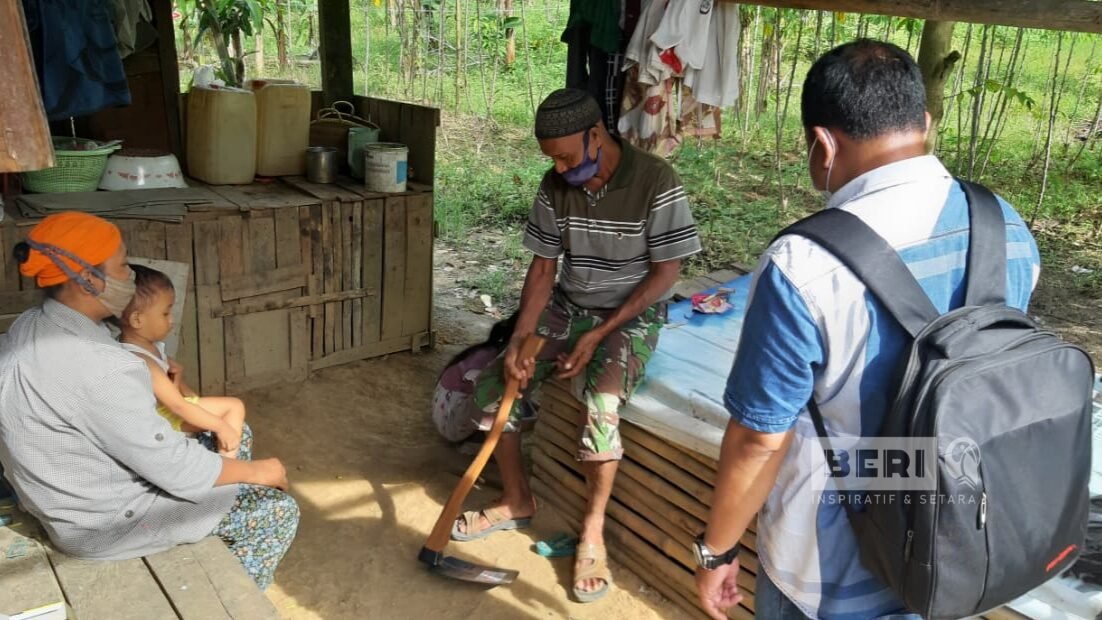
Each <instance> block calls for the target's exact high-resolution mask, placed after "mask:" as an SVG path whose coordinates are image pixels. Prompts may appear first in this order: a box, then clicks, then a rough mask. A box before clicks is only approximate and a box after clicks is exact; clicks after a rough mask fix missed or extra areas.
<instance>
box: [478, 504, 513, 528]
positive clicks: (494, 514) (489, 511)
mask: <svg viewBox="0 0 1102 620" xmlns="http://www.w3.org/2000/svg"><path fill="white" fill-rule="evenodd" d="M482 516H484V517H486V522H487V523H489V524H490V527H493V526H495V525H497V524H498V523H501V522H502V521H506V520H508V519H509V517H507V516H506V515H505V513H503V512H502V511H501V508H498V507H496V506H490V507H488V508H483V509H482Z"/></svg>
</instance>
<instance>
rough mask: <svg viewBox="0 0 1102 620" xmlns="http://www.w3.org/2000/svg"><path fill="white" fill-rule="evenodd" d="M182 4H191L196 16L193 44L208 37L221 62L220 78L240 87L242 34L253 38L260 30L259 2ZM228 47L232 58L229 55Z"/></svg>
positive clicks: (218, 0)
mask: <svg viewBox="0 0 1102 620" xmlns="http://www.w3.org/2000/svg"><path fill="white" fill-rule="evenodd" d="M183 4H193V5H194V7H195V10H197V11H198V13H199V29H198V31H197V33H196V35H195V41H196V44H198V42H199V41H200V40H201V39H202V38H203V37H204V36H206V35H208V34H209V35H210V36H211V38H212V39H213V40H214V46H215V49H216V50H217V52H218V57H219V59H220V60H221V63H222V74H223V79H225V80H226V83H227V84H229V85H231V86H240V85H241V84H243V83H244V81H245V50H244V48H243V46H242V44H241V35H242V34H245V35H246V36H253V34H254V33H255V32H256V31H258V30H259V29H260V28H261V27H262V25H263V23H264V6H263V3H262V0H184V1H183V2H181V5H183ZM231 44H232V45H233V56H231V55H230V53H229V46H230V45H231Z"/></svg>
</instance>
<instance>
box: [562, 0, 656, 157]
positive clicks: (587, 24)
mask: <svg viewBox="0 0 1102 620" xmlns="http://www.w3.org/2000/svg"><path fill="white" fill-rule="evenodd" d="M639 2H640V0H571V2H570V17H569V19H568V20H567V23H566V29H565V30H564V31H563V33H562V38H561V40H562V42H563V43H566V44H567V53H566V86H567V88H578V89H581V90H584V91H586V92H588V93H589V94H590V95H592V96H593V98H594V99H596V100H597V103H598V104H599V105H600V106H601V115H602V117H603V118H604V122H605V128H607V129H608V130H609V132H611V133H612V134H613V135H615V134H616V127H617V122H618V119H619V116H620V99H621V94H622V92H623V86H624V73H623V62H624V55H623V46H624V39H625V37H624V30H623V27H624V25H625V24H626V23H627V24H633V19H634V18H635V17H634V16H637V15H638V13H639ZM632 11H634V15H633V13H632Z"/></svg>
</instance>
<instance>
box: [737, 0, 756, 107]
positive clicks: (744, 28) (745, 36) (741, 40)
mask: <svg viewBox="0 0 1102 620" xmlns="http://www.w3.org/2000/svg"><path fill="white" fill-rule="evenodd" d="M739 18H740V19H739V36H738V47H739V53H738V66H739V71H738V82H739V87H738V100H737V101H736V102H735V114H736V115H738V116H740V117H741V116H742V115H743V114H746V109H747V105H746V101H747V98H748V97H749V93H750V90H751V87H752V83H751V80H750V78H749V76H750V75H751V74H752V73H753V72H754V68H753V67H754V36H753V35H754V10H753V9H751V8H747V7H746V6H745V5H743V6H741V7H739Z"/></svg>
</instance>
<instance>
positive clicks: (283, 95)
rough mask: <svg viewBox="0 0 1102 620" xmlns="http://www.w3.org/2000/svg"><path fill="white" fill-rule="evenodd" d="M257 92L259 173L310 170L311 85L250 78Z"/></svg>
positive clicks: (290, 174) (281, 174)
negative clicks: (307, 168) (308, 164)
mask: <svg viewBox="0 0 1102 620" xmlns="http://www.w3.org/2000/svg"><path fill="white" fill-rule="evenodd" d="M248 87H249V88H250V89H251V90H252V91H253V93H255V94H256V173H257V174H258V175H260V176H265V177H279V176H292V175H301V174H303V173H305V172H306V147H308V146H310V88H309V87H308V86H306V85H305V84H300V83H298V82H294V81H291V80H250V81H249V82H248Z"/></svg>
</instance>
